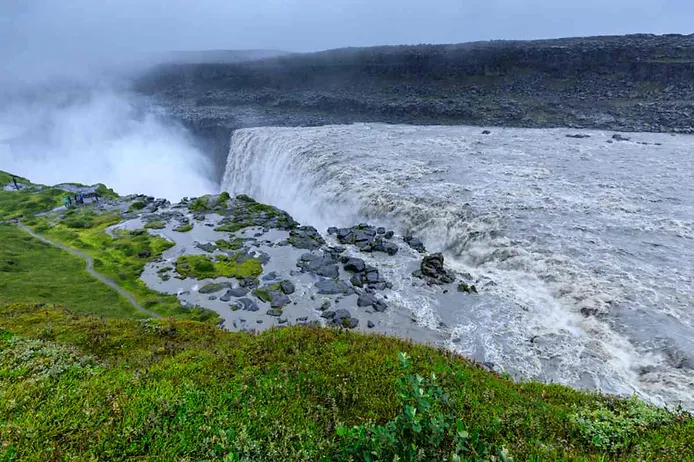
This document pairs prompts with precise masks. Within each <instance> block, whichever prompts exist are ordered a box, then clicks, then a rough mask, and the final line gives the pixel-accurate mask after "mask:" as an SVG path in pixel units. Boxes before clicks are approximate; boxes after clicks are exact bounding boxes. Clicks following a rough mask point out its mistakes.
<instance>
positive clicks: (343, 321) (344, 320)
mask: <svg viewBox="0 0 694 462" xmlns="http://www.w3.org/2000/svg"><path fill="white" fill-rule="evenodd" d="M328 325H330V326H335V327H344V328H346V329H354V328H355V327H357V326H358V325H359V320H358V319H355V318H353V317H352V314H351V313H350V312H349V311H347V310H345V309H339V310H337V311H335V312H334V313H333V316H331V317H330V322H329V323H328Z"/></svg>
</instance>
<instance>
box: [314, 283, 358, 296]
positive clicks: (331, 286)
mask: <svg viewBox="0 0 694 462" xmlns="http://www.w3.org/2000/svg"><path fill="white" fill-rule="evenodd" d="M315 285H316V288H317V289H318V293H319V294H323V295H337V294H344V295H349V294H351V293H352V292H353V289H352V288H351V287H350V286H349V285H347V284H346V283H345V282H344V281H340V280H334V279H322V280H320V281H318V282H316V284H315Z"/></svg>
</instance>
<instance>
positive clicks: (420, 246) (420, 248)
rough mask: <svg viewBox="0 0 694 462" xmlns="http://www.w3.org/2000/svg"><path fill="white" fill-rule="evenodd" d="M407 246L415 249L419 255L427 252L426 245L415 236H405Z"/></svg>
mask: <svg viewBox="0 0 694 462" xmlns="http://www.w3.org/2000/svg"><path fill="white" fill-rule="evenodd" d="M402 239H403V240H404V241H405V243H406V244H407V245H409V246H410V247H412V248H413V249H415V250H416V251H417V252H419V253H424V252H426V251H427V250H426V248H425V247H424V243H423V242H422V241H421V240H419V239H417V238H416V237H413V236H405V237H403V238H402Z"/></svg>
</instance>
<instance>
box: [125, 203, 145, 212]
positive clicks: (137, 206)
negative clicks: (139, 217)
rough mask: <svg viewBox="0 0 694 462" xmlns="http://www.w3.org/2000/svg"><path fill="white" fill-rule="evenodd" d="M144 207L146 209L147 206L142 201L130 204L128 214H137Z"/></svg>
mask: <svg viewBox="0 0 694 462" xmlns="http://www.w3.org/2000/svg"><path fill="white" fill-rule="evenodd" d="M145 207H147V204H145V203H144V201H135V202H133V203H132V204H130V207H129V208H128V211H129V212H137V211H138V210H142V209H144V208H145Z"/></svg>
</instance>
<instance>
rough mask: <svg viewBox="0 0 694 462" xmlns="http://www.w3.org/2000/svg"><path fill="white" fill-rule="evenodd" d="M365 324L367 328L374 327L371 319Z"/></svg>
mask: <svg viewBox="0 0 694 462" xmlns="http://www.w3.org/2000/svg"><path fill="white" fill-rule="evenodd" d="M366 325H367V326H368V328H369V329H373V328H374V327H376V324H374V322H373V321H371V320H369V321H368V322H367V323H366Z"/></svg>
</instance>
